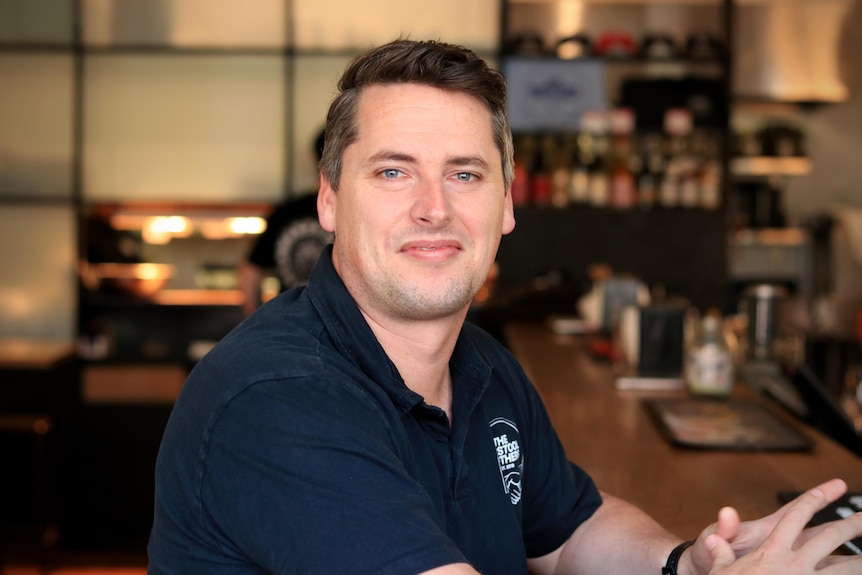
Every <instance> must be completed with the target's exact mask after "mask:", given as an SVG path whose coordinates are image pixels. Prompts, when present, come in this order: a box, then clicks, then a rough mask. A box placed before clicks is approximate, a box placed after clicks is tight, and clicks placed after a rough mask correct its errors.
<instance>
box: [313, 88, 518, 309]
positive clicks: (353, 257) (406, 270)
mask: <svg viewBox="0 0 862 575" xmlns="http://www.w3.org/2000/svg"><path fill="white" fill-rule="evenodd" d="M357 119H358V137H357V139H356V141H355V142H353V143H352V144H351V145H350V146H348V147H347V149H346V150H345V152H344V163H343V170H342V174H341V181H340V186H339V190H338V192H335V191H333V190H332V188H331V186H330V185H329V182H328V181H327V180H326V178H325V177H324V178H322V179H321V189H320V194H319V196H318V209H319V212H320V221H321V224H322V225H323V227H324V228H325V229H327V230H328V231H332V232H335V234H336V240H335V245H334V248H333V261H334V263H335V267H336V269H337V270H338V272H339V275H340V276H341V278H342V279H343V280H344V283H345V284H346V285H347V288H348V290H350V292H351V295H353V297H354V299H356V301H357V303H358V304H359V306H360V308H361V309H362V310H363V311H364V312H365V313H366V314H368V315H372V316H375V317H379V318H381V319H382V316H385V317H388V318H390V319H396V320H421V319H434V318H440V317H444V316H448V315H450V314H456V313H459V312H464V311H466V309H467V306H468V305H469V303H470V301H471V300H472V298H473V295H474V294H475V293H476V291H478V289H479V288H480V287H481V286H482V283H483V282H484V281H485V278H486V277H487V274H488V270H489V268H490V266H491V264H492V263H493V261H494V257H495V256H496V253H497V248H498V247H499V243H500V238H501V235H502V234H507V233H509V232H510V231H512V229H513V228H514V226H515V219H514V215H513V211H512V200H511V194H509V193H508V190H506V189H505V187H504V184H503V170H502V166H501V158H500V152H499V150H498V149H497V148H496V146H495V145H494V140H493V134H492V129H491V117H490V114H489V112H488V110H487V109H486V108H485V106H484V105H483V104H482V103H481V102H480V101H478V100H477V99H475V98H473V97H472V96H468V95H465V94H461V93H455V92H447V91H443V90H440V89H437V88H432V87H430V86H424V85H418V84H397V85H389V86H371V87H368V88H365V89H364V90H363V92H362V96H361V100H360V102H359V108H358V114H357Z"/></svg>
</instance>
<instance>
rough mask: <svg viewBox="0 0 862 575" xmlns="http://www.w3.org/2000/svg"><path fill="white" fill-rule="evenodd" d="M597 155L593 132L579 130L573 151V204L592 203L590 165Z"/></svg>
mask: <svg viewBox="0 0 862 575" xmlns="http://www.w3.org/2000/svg"><path fill="white" fill-rule="evenodd" d="M594 157H595V154H594V151H593V137H592V134H590V133H589V132H586V131H582V132H579V133H578V135H577V138H576V142H575V147H574V150H573V151H572V165H571V169H570V170H569V172H570V173H571V182H570V185H569V195H570V200H571V202H570V203H572V204H575V205H586V204H589V203H590V165H591V164H592V163H593V158H594Z"/></svg>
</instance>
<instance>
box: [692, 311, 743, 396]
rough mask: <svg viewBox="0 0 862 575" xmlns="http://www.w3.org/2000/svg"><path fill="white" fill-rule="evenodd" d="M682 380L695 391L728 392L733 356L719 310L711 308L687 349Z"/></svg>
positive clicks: (723, 394)
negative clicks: (683, 378)
mask: <svg viewBox="0 0 862 575" xmlns="http://www.w3.org/2000/svg"><path fill="white" fill-rule="evenodd" d="M685 381H686V384H687V385H688V389H689V391H691V393H693V394H696V395H712V396H727V395H729V394H730V390H731V389H732V387H733V357H732V355H731V352H730V346H728V344H727V339H726V337H725V335H724V323H723V321H722V319H721V316H720V314H719V313H718V312H717V311H715V310H712V311H710V312H709V313H708V314H707V315H706V317H704V318H703V320H702V321H701V324H700V330H699V332H698V334H697V336H696V337H695V339H694V341H693V342H692V343H691V346H690V347H689V349H688V350H687V352H686V358H685Z"/></svg>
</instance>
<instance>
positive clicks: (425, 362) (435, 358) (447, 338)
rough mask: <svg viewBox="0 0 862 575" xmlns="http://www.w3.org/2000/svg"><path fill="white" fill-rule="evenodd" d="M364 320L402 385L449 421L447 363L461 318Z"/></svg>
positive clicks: (449, 400)
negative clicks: (434, 407) (384, 321)
mask: <svg viewBox="0 0 862 575" xmlns="http://www.w3.org/2000/svg"><path fill="white" fill-rule="evenodd" d="M363 313H364V312H363ZM465 315H466V311H465ZM365 319H366V321H368V325H369V326H371V330H372V331H373V332H374V335H375V336H376V337H377V340H378V341H379V342H380V344H381V345H382V346H383V349H384V350H385V351H386V354H387V355H388V356H389V359H390V360H392V362H393V363H394V364H395V367H396V368H398V372H399V373H400V374H401V377H402V378H403V380H404V384H405V385H406V386H407V387H408V388H409V389H410V390H412V391H414V392H416V393H418V394H419V395H421V396H422V397H423V398H425V403H427V404H428V405H433V406H436V407H439V408H440V409H442V410H443V411H445V412H446V415H447V416H448V417H449V419H450V421H451V419H452V378H451V375H450V373H449V360H450V359H451V357H452V351H453V350H454V349H455V342H456V341H457V340H458V334H459V333H460V332H461V326H462V325H463V323H464V318H463V317H455V318H447V319H445V320H439V321H434V322H407V323H395V324H392V323H385V324H384V323H381V322H378V321H375V319H374V318H372V317H369V316H368V315H366V316H365Z"/></svg>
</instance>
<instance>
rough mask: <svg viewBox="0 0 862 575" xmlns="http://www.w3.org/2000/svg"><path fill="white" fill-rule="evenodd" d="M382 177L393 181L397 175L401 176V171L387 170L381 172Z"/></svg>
mask: <svg viewBox="0 0 862 575" xmlns="http://www.w3.org/2000/svg"><path fill="white" fill-rule="evenodd" d="M382 173H383V177H384V178H388V179H390V180H391V179H395V178H397V177H398V176H399V175H401V170H396V169H395V168H389V169H387V170H383V172H382Z"/></svg>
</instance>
